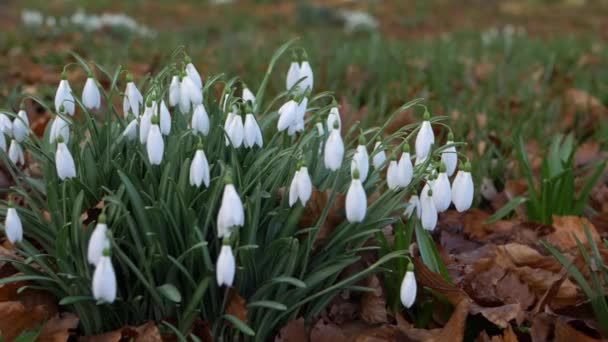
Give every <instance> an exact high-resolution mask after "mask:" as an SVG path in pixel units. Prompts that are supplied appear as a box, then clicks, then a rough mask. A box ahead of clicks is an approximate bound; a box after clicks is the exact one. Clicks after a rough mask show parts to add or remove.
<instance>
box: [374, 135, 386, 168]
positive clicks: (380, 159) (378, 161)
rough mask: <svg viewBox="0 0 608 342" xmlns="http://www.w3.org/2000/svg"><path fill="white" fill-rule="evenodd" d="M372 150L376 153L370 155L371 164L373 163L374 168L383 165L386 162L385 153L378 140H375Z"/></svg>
mask: <svg viewBox="0 0 608 342" xmlns="http://www.w3.org/2000/svg"><path fill="white" fill-rule="evenodd" d="M374 151H375V152H376V153H375V154H374V156H373V157H372V164H373V165H374V168H375V169H380V168H381V167H382V166H384V163H385V162H386V153H385V152H384V150H383V149H382V145H381V143H380V141H376V145H374Z"/></svg>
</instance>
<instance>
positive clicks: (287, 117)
mask: <svg viewBox="0 0 608 342" xmlns="http://www.w3.org/2000/svg"><path fill="white" fill-rule="evenodd" d="M297 110H298V103H297V102H296V101H294V100H289V101H287V102H285V104H283V105H282V106H281V108H279V121H278V122H277V129H278V130H279V132H282V131H284V130H286V129H287V128H289V127H290V126H292V125H293V124H294V122H295V120H296V115H297Z"/></svg>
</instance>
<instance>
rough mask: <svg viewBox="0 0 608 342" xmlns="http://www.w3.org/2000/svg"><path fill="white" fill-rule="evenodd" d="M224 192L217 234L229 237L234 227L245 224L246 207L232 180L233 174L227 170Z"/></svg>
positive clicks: (220, 236)
mask: <svg viewBox="0 0 608 342" xmlns="http://www.w3.org/2000/svg"><path fill="white" fill-rule="evenodd" d="M224 184H225V185H224V193H223V194H222V202H221V205H220V210H219V211H218V213H217V236H218V237H219V238H224V237H229V236H230V233H231V232H232V230H233V229H234V228H238V227H242V226H243V225H244V224H245V209H244V208H243V202H241V198H240V197H239V194H238V193H237V192H236V188H235V187H234V184H233V181H232V174H231V173H230V172H229V171H227V172H226V175H225V176H224Z"/></svg>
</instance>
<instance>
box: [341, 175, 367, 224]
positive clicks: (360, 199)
mask: <svg viewBox="0 0 608 342" xmlns="http://www.w3.org/2000/svg"><path fill="white" fill-rule="evenodd" d="M345 206H346V218H347V219H348V222H351V223H354V222H363V219H365V213H366V211H367V195H366V194H365V190H364V189H363V185H362V184H361V180H359V179H353V180H352V181H351V183H350V187H349V188H348V192H347V193H346V204H345Z"/></svg>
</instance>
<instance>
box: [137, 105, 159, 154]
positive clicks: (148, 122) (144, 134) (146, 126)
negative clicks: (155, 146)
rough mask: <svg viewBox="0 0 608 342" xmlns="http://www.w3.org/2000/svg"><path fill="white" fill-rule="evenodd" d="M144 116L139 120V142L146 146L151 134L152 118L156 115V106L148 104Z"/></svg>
mask: <svg viewBox="0 0 608 342" xmlns="http://www.w3.org/2000/svg"><path fill="white" fill-rule="evenodd" d="M148 104H149V106H146V109H145V110H144V114H143V115H142V116H141V117H140V119H139V142H140V143H142V145H143V144H146V143H147V141H148V134H149V133H150V127H151V126H152V117H153V116H155V115H154V109H155V107H156V105H155V104H151V103H148Z"/></svg>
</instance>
